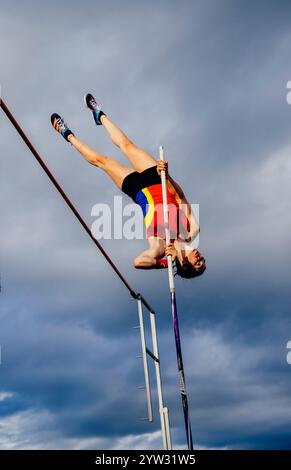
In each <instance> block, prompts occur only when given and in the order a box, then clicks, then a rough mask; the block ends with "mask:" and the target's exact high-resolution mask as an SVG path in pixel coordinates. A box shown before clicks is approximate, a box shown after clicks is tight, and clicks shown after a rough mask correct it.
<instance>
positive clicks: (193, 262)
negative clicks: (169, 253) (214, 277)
mask: <svg viewBox="0 0 291 470" xmlns="http://www.w3.org/2000/svg"><path fill="white" fill-rule="evenodd" d="M176 266H177V274H178V276H181V277H183V278H185V279H190V278H192V277H197V276H201V274H203V273H204V271H205V269H206V262H205V258H204V257H203V256H202V255H201V253H199V251H198V250H197V249H196V248H195V249H193V250H191V251H188V252H187V254H185V255H184V256H183V259H179V257H177V259H176Z"/></svg>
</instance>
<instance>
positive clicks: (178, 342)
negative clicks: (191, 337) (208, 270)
mask: <svg viewBox="0 0 291 470" xmlns="http://www.w3.org/2000/svg"><path fill="white" fill-rule="evenodd" d="M160 160H164V148H163V146H162V145H161V146H160ZM161 177H162V190H163V206H164V224H165V233H166V243H167V245H168V244H169V243H170V241H171V240H170V230H169V213H168V197H167V179H166V174H165V171H162V173H161ZM167 258H168V274H169V287H170V296H171V307H172V318H173V324H174V333H175V343H176V352H177V362H178V371H179V378H180V388H181V397H182V405H183V412H184V420H185V428H186V436H187V444H188V449H189V450H193V440H192V430H191V422H190V416H189V407H188V398H187V393H186V382H185V373H184V366H183V357H182V349H181V340H180V331H179V321H178V312H177V303H176V294H175V283H174V273H173V263H172V257H171V256H168V257H167Z"/></svg>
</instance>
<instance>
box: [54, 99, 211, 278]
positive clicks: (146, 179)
mask: <svg viewBox="0 0 291 470" xmlns="http://www.w3.org/2000/svg"><path fill="white" fill-rule="evenodd" d="M84 101H85V105H86V106H87V107H88V109H89V110H90V111H91V112H92V113H93V118H94V121H95V123H96V125H97V126H100V125H103V127H105V129H106V130H107V132H108V134H109V136H110V138H111V140H112V142H113V143H114V144H115V145H116V146H117V147H119V148H120V150H121V151H122V152H123V154H124V155H125V156H126V157H127V158H128V160H129V161H130V163H131V165H132V168H128V167H125V166H123V165H121V164H120V163H119V162H117V161H116V160H114V159H113V158H110V157H107V156H105V155H102V154H101V153H99V152H97V151H96V150H94V149H93V148H91V147H89V146H88V145H87V144H85V143H83V142H81V141H80V140H79V139H77V137H76V136H75V135H74V134H73V132H72V131H71V130H70V129H69V128H68V127H67V125H66V124H65V122H64V120H63V119H62V118H61V117H60V116H59V115H58V114H56V113H54V114H52V116H51V122H52V125H53V127H54V129H55V130H56V131H57V132H59V133H60V134H61V135H62V136H63V137H64V139H65V140H67V141H68V142H70V144H72V145H73V147H75V149H77V150H78V151H79V152H80V153H81V155H82V156H83V157H84V158H85V159H86V160H87V161H88V162H89V163H90V164H91V165H94V166H97V167H98V168H101V169H102V170H103V171H105V173H107V175H108V176H110V177H111V179H112V180H113V182H114V183H115V184H116V186H117V187H118V188H119V189H121V191H123V192H124V193H125V194H127V195H128V196H130V197H131V198H132V199H133V201H134V202H135V203H136V204H138V205H140V206H141V208H142V211H143V215H144V221H145V226H146V235H147V240H148V248H147V249H146V250H145V251H143V252H142V253H141V254H140V255H138V256H137V257H136V258H135V260H134V266H135V268H138V269H159V268H166V267H167V259H163V258H164V256H168V255H170V256H172V259H173V261H175V262H176V270H177V274H178V275H180V276H181V277H183V278H193V277H196V276H200V275H201V274H202V273H203V272H204V271H205V269H206V264H205V258H204V257H203V256H202V255H201V254H200V252H199V251H198V250H197V249H193V247H192V246H191V245H190V242H191V241H192V240H194V239H195V238H196V236H197V235H198V233H199V230H200V229H199V226H198V224H197V221H196V220H195V217H194V215H193V213H192V210H191V206H190V204H189V203H188V201H187V199H186V197H185V194H184V192H183V190H182V189H181V188H180V186H179V185H178V184H177V183H176V182H175V181H174V180H173V179H172V178H171V176H170V175H169V174H168V173H167V169H168V165H167V162H166V161H161V160H158V161H156V160H155V159H154V158H153V156H152V155H150V154H149V153H148V152H146V151H145V150H143V149H141V148H139V147H137V146H136V145H135V144H134V143H133V142H132V141H131V140H130V139H129V138H128V137H127V136H126V135H125V134H124V133H123V132H122V131H121V130H120V129H119V128H118V127H117V126H116V125H115V124H114V123H113V122H112V121H111V120H110V119H109V118H108V117H107V116H106V115H105V114H104V112H103V111H102V110H101V108H100V106H99V105H98V104H97V102H96V101H95V99H94V97H93V96H92V95H91V94H87V95H86V96H85V98H84ZM162 170H165V171H166V173H167V196H168V209H169V227H170V233H171V243H170V244H169V245H168V246H166V242H165V230H164V216H163V199H162V184H161V171H162Z"/></svg>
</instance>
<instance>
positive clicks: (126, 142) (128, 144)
mask: <svg viewBox="0 0 291 470" xmlns="http://www.w3.org/2000/svg"><path fill="white" fill-rule="evenodd" d="M134 147H135V144H134V143H133V142H132V140H130V139H129V138H128V137H127V136H124V137H122V139H121V141H120V149H121V150H122V151H123V152H125V153H126V152H128V151H130V149H131V148H134Z"/></svg>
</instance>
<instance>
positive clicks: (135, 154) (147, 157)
mask: <svg viewBox="0 0 291 470" xmlns="http://www.w3.org/2000/svg"><path fill="white" fill-rule="evenodd" d="M100 121H101V122H102V124H103V126H104V127H105V129H106V130H107V132H108V133H109V136H110V138H111V140H112V142H113V143H114V144H115V145H116V146H117V147H119V148H120V150H121V151H122V152H123V153H124V155H125V156H126V157H127V158H128V159H129V161H130V163H131V164H132V166H133V168H134V169H135V170H136V171H139V172H142V171H144V170H146V169H147V168H150V167H152V166H154V165H156V164H157V162H156V160H155V159H154V157H153V156H152V155H151V154H149V153H148V152H146V151H145V150H143V149H141V148H140V147H137V146H136V145H135V144H134V143H133V142H132V141H131V140H130V139H129V138H128V137H127V136H126V135H125V134H124V132H122V131H121V130H120V129H119V128H118V127H117V126H116V125H115V124H114V123H113V122H112V121H111V120H110V119H109V118H108V117H107V116H105V114H103V116H101V118H100Z"/></svg>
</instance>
